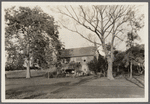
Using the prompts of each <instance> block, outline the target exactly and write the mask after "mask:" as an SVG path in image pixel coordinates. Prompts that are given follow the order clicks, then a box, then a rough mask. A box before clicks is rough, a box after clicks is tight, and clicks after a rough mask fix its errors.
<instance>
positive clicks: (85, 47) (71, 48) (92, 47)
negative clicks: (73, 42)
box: [64, 46, 95, 50]
mask: <svg viewBox="0 0 150 104" xmlns="http://www.w3.org/2000/svg"><path fill="white" fill-rule="evenodd" d="M94 47H95V46H89V47H79V48H68V49H64V50H69V49H81V48H94Z"/></svg>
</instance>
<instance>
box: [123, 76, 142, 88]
mask: <svg viewBox="0 0 150 104" xmlns="http://www.w3.org/2000/svg"><path fill="white" fill-rule="evenodd" d="M133 78H134V79H130V78H127V77H125V79H126V80H127V81H129V82H131V83H133V84H135V85H137V86H138V87H140V88H144V84H143V83H142V82H141V81H139V80H138V79H137V78H135V77H133ZM137 82H138V83H137Z"/></svg>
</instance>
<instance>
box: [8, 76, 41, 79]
mask: <svg viewBox="0 0 150 104" xmlns="http://www.w3.org/2000/svg"><path fill="white" fill-rule="evenodd" d="M43 76H44V75H38V76H31V78H37V77H43ZM7 79H26V77H7Z"/></svg>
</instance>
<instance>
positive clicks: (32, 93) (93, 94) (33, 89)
mask: <svg viewBox="0 0 150 104" xmlns="http://www.w3.org/2000/svg"><path fill="white" fill-rule="evenodd" d="M45 73H46V71H42V70H38V71H34V70H32V71H31V75H32V78H30V79H26V78H25V75H26V71H25V70H24V71H9V72H6V74H7V76H8V78H6V81H5V82H6V83H5V84H6V85H5V89H6V99H54V98H59V99H61V98H109V97H110V98H117V97H119V98H120V97H121V98H124V97H127V98H129V97H136V98H139V97H143V96H144V89H141V88H139V87H138V86H136V85H135V84H133V83H131V82H129V81H126V80H125V79H123V78H121V79H120V78H118V79H115V80H114V81H110V80H107V78H104V77H102V78H100V77H95V76H84V77H77V78H71V77H65V78H49V79H48V78H45V77H41V76H42V75H44V74H45Z"/></svg>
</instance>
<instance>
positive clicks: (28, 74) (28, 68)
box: [26, 60, 31, 78]
mask: <svg viewBox="0 0 150 104" xmlns="http://www.w3.org/2000/svg"><path fill="white" fill-rule="evenodd" d="M30 77H31V75H30V62H29V60H28V62H27V73H26V78H30Z"/></svg>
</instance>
